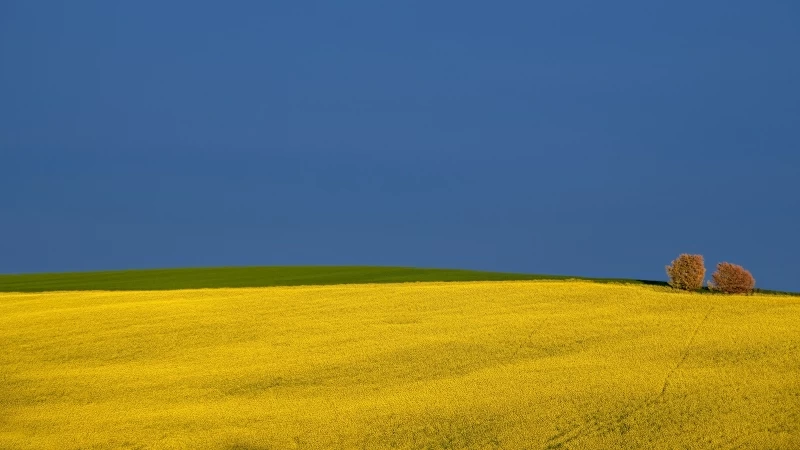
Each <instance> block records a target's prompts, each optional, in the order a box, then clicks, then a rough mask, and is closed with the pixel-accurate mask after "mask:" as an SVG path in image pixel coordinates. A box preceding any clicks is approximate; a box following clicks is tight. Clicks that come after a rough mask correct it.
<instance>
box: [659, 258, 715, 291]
mask: <svg viewBox="0 0 800 450" xmlns="http://www.w3.org/2000/svg"><path fill="white" fill-rule="evenodd" d="M667 275H668V276H669V285H670V286H672V287H674V288H675V289H684V290H687V291H696V290H698V289H700V288H702V287H703V279H704V278H705V276H706V266H705V265H704V264H703V255H689V254H686V253H684V254H682V255H680V256H678V258H677V259H676V260H675V261H672V265H670V266H667Z"/></svg>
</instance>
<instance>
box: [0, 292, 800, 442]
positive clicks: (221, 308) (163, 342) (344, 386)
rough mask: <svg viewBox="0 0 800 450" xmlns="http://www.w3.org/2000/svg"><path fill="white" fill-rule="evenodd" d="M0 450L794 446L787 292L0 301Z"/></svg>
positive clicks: (793, 305)
mask: <svg viewBox="0 0 800 450" xmlns="http://www.w3.org/2000/svg"><path fill="white" fill-rule="evenodd" d="M0 343H1V344H2V347H1V349H2V352H0V448H2V449H51V448H52V449H102V448H156V449H170V448H175V449H178V448H187V449H287V448H347V449H351V448H353V449H357V448H366V449H380V448H419V449H427V448H480V449H492V448H504V449H517V448H575V449H584V448H619V447H625V448H645V449H654V448H665V449H666V448H668V449H674V448H703V449H704V448H747V449H751V448H763V449H775V448H787V449H788V448H795V449H796V448H800V298H798V297H781V296H722V295H700V294H689V293H676V292H672V291H669V290H668V289H666V288H660V287H648V286H633V285H614V284H596V283H590V282H577V281H558V282H556V281H514V282H455V283H454V282H451V283H407V284H374V285H344V286H309V287H272V288H257V289H205V290H183V291H146V292H54V293H39V294H12V293H6V294H0Z"/></svg>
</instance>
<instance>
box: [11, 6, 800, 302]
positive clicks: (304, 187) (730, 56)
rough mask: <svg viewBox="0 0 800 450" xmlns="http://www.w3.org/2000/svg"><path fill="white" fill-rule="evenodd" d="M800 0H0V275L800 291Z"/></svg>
mask: <svg viewBox="0 0 800 450" xmlns="http://www.w3.org/2000/svg"><path fill="white" fill-rule="evenodd" d="M798 23H800V3H799V2H796V1H788V0H787V1H757V2H755V1H703V2H697V1H657V2H642V1H626V2H597V1H558V2H531V1H520V2H470V1H459V2H430V1H424V2H423V1H420V2H374V1H344V0H343V1H337V2H327V1H326V2H322V1H320V2H303V1H292V2H289V1H287V2H261V1H258V2H208V3H206V2H198V1H192V2H160V1H159V2H106V1H80V2H50V3H48V2H29V1H16V2H13V1H3V2H0V175H1V176H0V193H1V194H2V203H0V205H1V206H0V208H1V209H0V272H2V273H18V272H38V271H67V270H94V269H123V268H145V267H173V266H217V265H262V264H263V265H283V264H379V265H413V266H429V267H455V268H474V269H487V270H504V271H521V272H535V273H559V274H574V275H585V276H609V277H635V278H648V279H664V278H665V273H664V265H666V264H668V263H669V262H670V261H671V260H672V259H673V258H674V257H675V256H677V255H678V254H679V253H681V252H691V253H702V254H704V255H705V256H706V263H707V264H706V265H707V267H708V268H709V269H712V268H713V266H714V265H715V264H716V262H719V261H723V260H724V261H730V262H734V263H739V264H742V265H744V266H745V267H747V268H749V269H750V270H751V271H752V272H753V274H754V276H755V277H756V279H757V282H758V285H760V286H761V287H765V288H773V289H790V290H800V235H799V234H798V230H800V226H799V223H800V200H798V199H799V198H800V197H799V194H800V175H798V170H800V57H798V55H800V26H798Z"/></svg>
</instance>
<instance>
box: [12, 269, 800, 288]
mask: <svg viewBox="0 0 800 450" xmlns="http://www.w3.org/2000/svg"><path fill="white" fill-rule="evenodd" d="M569 279H575V280H583V281H594V282H600V283H626V284H643V285H656V286H666V285H667V284H666V283H665V282H663V281H649V280H634V279H624V278H590V277H576V276H569V275H541V274H524V273H507V272H487V271H477V270H461V269H436V268H418V267H392V266H243V267H196V268H175V269H136V270H115V271H102V272H64V273H32V274H18V275H0V292H48V291H88V290H106V291H131V290H136V291H140V290H176V289H202V288H236V287H269V286H303V285H330V284H363V283H404V282H425V281H508V280H569ZM759 293H774V294H783V295H800V294H797V293H789V292H775V291H766V290H759Z"/></svg>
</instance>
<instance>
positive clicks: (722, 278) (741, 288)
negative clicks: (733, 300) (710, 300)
mask: <svg viewBox="0 0 800 450" xmlns="http://www.w3.org/2000/svg"><path fill="white" fill-rule="evenodd" d="M711 278H712V279H713V280H712V281H711V282H710V283H708V287H709V289H712V290H715V291H720V292H724V293H726V294H749V293H751V292H753V288H755V286H756V280H755V278H753V275H752V274H750V272H749V271H748V270H747V269H745V268H744V267H742V266H739V265H736V264H731V263H727V262H721V263H719V264H717V271H716V272H714V273H713V274H712V275H711Z"/></svg>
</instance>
